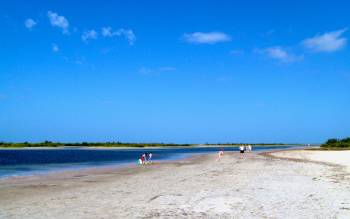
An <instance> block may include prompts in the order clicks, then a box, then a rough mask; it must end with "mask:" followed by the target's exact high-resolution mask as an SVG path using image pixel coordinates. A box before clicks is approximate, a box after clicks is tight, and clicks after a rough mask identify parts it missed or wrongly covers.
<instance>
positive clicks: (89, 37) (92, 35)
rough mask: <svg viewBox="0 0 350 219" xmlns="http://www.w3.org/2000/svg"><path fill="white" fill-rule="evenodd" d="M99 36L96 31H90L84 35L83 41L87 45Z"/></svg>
mask: <svg viewBox="0 0 350 219" xmlns="http://www.w3.org/2000/svg"><path fill="white" fill-rule="evenodd" d="M97 35H98V33H97V32H96V31H95V30H88V31H85V32H84V33H83V35H82V36H81V39H82V40H83V41H84V42H86V43H87V42H88V41H89V40H95V39H97Z"/></svg>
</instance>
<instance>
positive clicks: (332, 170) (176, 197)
mask: <svg viewBox="0 0 350 219" xmlns="http://www.w3.org/2000/svg"><path fill="white" fill-rule="evenodd" d="M283 153H284V155H283V156H284V157H283V156H282V154H281V152H275V153H268V154H263V155H258V154H255V153H250V154H245V158H244V159H239V154H238V153H226V154H225V155H224V157H223V158H222V159H221V160H220V161H216V158H217V157H216V155H202V156H199V157H195V158H191V159H186V160H182V161H175V162H170V163H160V164H151V165H146V166H134V167H128V168H105V169H94V170H84V171H70V172H65V173H60V174H52V175H46V176H35V177H23V178H15V179H7V180H0V218H65V219H67V218H159V217H161V218H203V217H204V218H218V217H221V218H232V217H233V218H350V177H349V174H350V172H349V171H348V169H346V167H345V166H342V165H339V164H336V163H324V162H323V160H317V161H316V162H315V161H312V160H310V159H309V158H308V157H307V158H304V157H302V158H300V157H297V156H299V155H300V154H303V153H304V151H301V150H299V151H298V152H295V151H291V152H286V151H285V152H283ZM288 153H289V154H288ZM287 155H288V156H287ZM282 157H283V158H282ZM320 159H321V158H320ZM345 159H347V157H345ZM310 161H311V162H310Z"/></svg>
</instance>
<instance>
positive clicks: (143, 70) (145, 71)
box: [138, 66, 176, 75]
mask: <svg viewBox="0 0 350 219" xmlns="http://www.w3.org/2000/svg"><path fill="white" fill-rule="evenodd" d="M172 71H176V68H175V67H172V66H161V67H159V68H146V67H141V68H140V69H139V70H138V72H139V73H140V74H142V75H151V74H159V73H163V72H172Z"/></svg>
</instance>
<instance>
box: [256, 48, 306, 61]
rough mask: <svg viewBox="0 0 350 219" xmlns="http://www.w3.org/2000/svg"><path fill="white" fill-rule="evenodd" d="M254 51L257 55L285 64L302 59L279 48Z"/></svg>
mask: <svg viewBox="0 0 350 219" xmlns="http://www.w3.org/2000/svg"><path fill="white" fill-rule="evenodd" d="M254 51H255V52H256V53H258V54H264V55H267V56H268V57H269V58H272V59H275V60H278V61H281V62H285V63H290V62H295V61H298V60H300V59H302V57H298V56H295V55H293V54H292V53H290V52H288V51H287V50H286V49H283V48H282V47H279V46H274V47H268V48H265V49H256V50H254Z"/></svg>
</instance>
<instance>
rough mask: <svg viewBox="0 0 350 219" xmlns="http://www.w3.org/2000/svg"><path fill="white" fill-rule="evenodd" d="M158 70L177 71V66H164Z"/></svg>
mask: <svg viewBox="0 0 350 219" xmlns="http://www.w3.org/2000/svg"><path fill="white" fill-rule="evenodd" d="M158 70H159V71H160V72H167V71H176V68H175V67H172V66H162V67H160V68H159V69H158Z"/></svg>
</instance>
